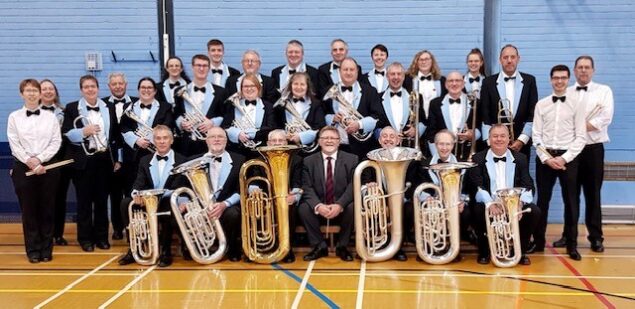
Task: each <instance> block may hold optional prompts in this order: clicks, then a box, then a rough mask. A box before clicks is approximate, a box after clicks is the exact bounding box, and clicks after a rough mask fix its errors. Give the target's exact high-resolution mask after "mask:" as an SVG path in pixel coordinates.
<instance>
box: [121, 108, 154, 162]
mask: <svg viewBox="0 0 635 309" xmlns="http://www.w3.org/2000/svg"><path fill="white" fill-rule="evenodd" d="M132 106H133V104H130V107H129V108H128V109H126V111H125V112H124V114H126V116H128V118H130V119H132V120H134V121H135V122H136V123H138V124H139V126H137V129H135V131H134V134H135V135H136V136H137V137H138V138H145V139H147V140H148V141H149V142H150V145H149V146H148V150H149V151H151V152H156V151H157V149H156V147H155V146H154V143H153V141H152V132H153V131H152V127H150V126H149V125H148V124H146V123H145V122H144V121H143V120H142V119H141V118H140V117H139V116H137V114H135V113H134V111H133V110H132Z"/></svg>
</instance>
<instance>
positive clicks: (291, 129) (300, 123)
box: [273, 91, 319, 152]
mask: <svg viewBox="0 0 635 309" xmlns="http://www.w3.org/2000/svg"><path fill="white" fill-rule="evenodd" d="M290 98H291V94H290V93H289V92H288V91H285V92H284V93H283V94H282V96H281V97H280V99H278V101H277V102H276V103H275V104H274V105H273V107H278V106H282V107H283V108H284V109H285V110H286V111H287V112H289V114H291V116H292V117H293V120H292V121H288V122H287V124H286V125H285V128H284V129H285V131H286V132H287V135H289V134H298V133H300V132H305V131H309V130H312V128H311V126H310V125H309V124H308V123H307V122H306V121H305V120H304V117H302V115H300V113H299V112H298V110H296V109H295V107H294V106H293V103H291V100H290ZM318 146H319V145H318V143H317V142H316V141H315V140H314V141H313V143H311V144H309V145H306V146H304V145H302V151H304V152H313V151H315V150H316V149H317V148H318Z"/></svg>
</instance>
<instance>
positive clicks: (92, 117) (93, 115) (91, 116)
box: [86, 104, 112, 149]
mask: <svg viewBox="0 0 635 309" xmlns="http://www.w3.org/2000/svg"><path fill="white" fill-rule="evenodd" d="M86 106H87V107H88V106H89V105H88V104H86ZM96 106H99V105H96ZM91 107H93V106H91ZM101 112H102V111H101V109H100V110H99V111H98V112H96V111H94V110H89V111H88V116H87V118H88V120H89V121H90V123H92V124H96V125H98V126H99V129H100V131H99V133H97V134H96V135H94V136H95V137H96V138H98V139H99V140H100V141H101V143H102V145H104V146H107V145H108V138H107V137H106V130H104V119H103V118H101ZM106 113H107V111H106ZM111 125H112V124H111ZM88 141H89V148H93V149H96V148H97V145H96V144H95V139H93V138H89V139H88Z"/></svg>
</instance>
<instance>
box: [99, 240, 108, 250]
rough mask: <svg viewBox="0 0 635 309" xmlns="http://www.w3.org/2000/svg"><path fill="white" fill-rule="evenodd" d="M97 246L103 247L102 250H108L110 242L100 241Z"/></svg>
mask: <svg viewBox="0 0 635 309" xmlns="http://www.w3.org/2000/svg"><path fill="white" fill-rule="evenodd" d="M96 246H97V248H99V249H102V250H108V249H110V244H109V243H108V242H107V241H100V242H98V243H97V245H96Z"/></svg>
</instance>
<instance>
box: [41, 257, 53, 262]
mask: <svg viewBox="0 0 635 309" xmlns="http://www.w3.org/2000/svg"><path fill="white" fill-rule="evenodd" d="M52 260H53V257H52V256H44V257H42V258H40V262H44V263H46V262H50V261H52Z"/></svg>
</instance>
